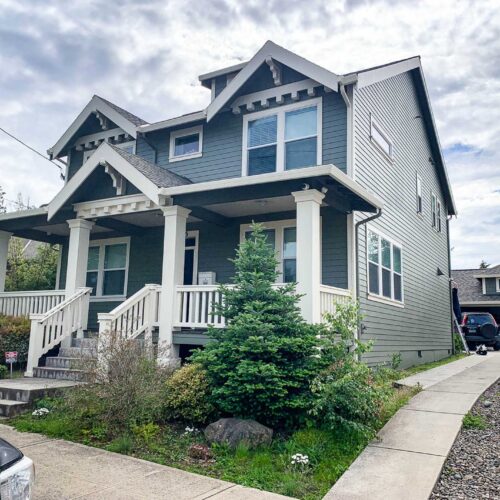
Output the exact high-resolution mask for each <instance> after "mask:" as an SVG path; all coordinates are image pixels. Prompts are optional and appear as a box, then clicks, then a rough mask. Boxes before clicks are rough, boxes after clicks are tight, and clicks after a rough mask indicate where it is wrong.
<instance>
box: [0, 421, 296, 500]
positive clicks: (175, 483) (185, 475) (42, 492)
mask: <svg viewBox="0 0 500 500" xmlns="http://www.w3.org/2000/svg"><path fill="white" fill-rule="evenodd" d="M0 437H2V438H4V439H6V440H7V441H9V442H10V443H12V444H13V445H14V446H17V447H18V448H20V449H21V450H22V452H23V453H24V454H25V455H26V456H28V457H30V458H31V459H32V460H33V461H34V462H35V470H36V481H35V489H34V495H33V500H66V499H77V498H78V499H93V500H156V499H172V500H203V499H208V498H210V499H211V500H240V499H241V500H247V499H248V500H253V499H256V500H257V499H258V500H261V499H262V500H279V499H289V497H284V496H281V495H275V494H273V493H267V492H265V491H260V490H256V489H252V488H244V487H243V486H238V485H236V484H233V483H228V482H226V481H219V480H218V479H212V478H209V477H205V476H200V475H198V474H191V473H189V472H184V471H181V470H179V469H173V468H171V467H165V466H163V465H158V464H154V463H152V462H146V461H145V460H139V459H136V458H132V457H127V456H124V455H119V454H116V453H110V452H109V451H105V450H100V449H98V448H91V447H89V446H83V445H81V444H76V443H70V442H68V441H63V440H60V439H49V438H47V437H45V436H42V435H40V434H31V433H25V432H17V431H16V430H15V429H13V428H12V427H9V426H6V425H1V424H0Z"/></svg>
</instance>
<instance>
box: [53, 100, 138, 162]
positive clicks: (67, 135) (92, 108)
mask: <svg viewBox="0 0 500 500" xmlns="http://www.w3.org/2000/svg"><path fill="white" fill-rule="evenodd" d="M96 112H99V113H102V114H103V115H105V116H106V117H107V118H109V119H110V120H111V121H112V122H114V123H116V125H118V127H120V128H121V129H123V130H124V131H125V132H127V133H128V134H129V135H130V136H132V137H133V138H134V139H136V138H137V127H136V126H135V125H134V124H133V123H132V122H130V121H129V120H127V119H126V118H125V117H124V116H123V115H122V114H120V113H118V111H116V110H115V109H113V108H112V107H111V106H110V105H109V104H107V103H106V102H104V101H103V100H102V99H101V98H100V97H98V96H96V95H95V96H94V97H92V99H91V100H90V102H89V103H88V104H87V105H86V106H85V108H83V110H82V111H81V113H80V114H79V115H78V116H77V117H76V118H75V120H74V121H73V123H72V124H71V125H70V126H69V127H68V129H67V130H66V132H64V134H63V135H62V136H61V138H60V139H59V140H58V141H57V142H56V143H55V144H54V146H52V147H51V148H50V149H49V150H48V153H49V155H50V156H51V157H52V158H58V157H59V154H60V153H61V152H62V150H63V149H64V148H65V147H66V145H67V144H68V142H69V141H70V140H71V138H72V137H73V136H74V135H75V134H76V133H77V132H78V129H79V128H80V127H81V126H82V125H83V124H84V122H85V120H86V119H87V118H88V117H89V116H90V115H91V114H92V113H96Z"/></svg>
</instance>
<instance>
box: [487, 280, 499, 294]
mask: <svg viewBox="0 0 500 500" xmlns="http://www.w3.org/2000/svg"><path fill="white" fill-rule="evenodd" d="M496 281H497V293H500V278H497V279H496ZM483 282H484V283H485V286H484V293H486V280H485V279H483Z"/></svg>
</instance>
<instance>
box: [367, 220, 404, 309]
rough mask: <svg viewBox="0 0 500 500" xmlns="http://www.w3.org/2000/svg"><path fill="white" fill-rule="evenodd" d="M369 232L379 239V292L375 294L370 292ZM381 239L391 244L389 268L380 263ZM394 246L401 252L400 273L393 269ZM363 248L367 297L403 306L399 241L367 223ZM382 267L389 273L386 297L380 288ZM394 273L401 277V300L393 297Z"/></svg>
mask: <svg viewBox="0 0 500 500" xmlns="http://www.w3.org/2000/svg"><path fill="white" fill-rule="evenodd" d="M369 232H372V233H374V234H376V235H377V236H378V237H379V240H378V263H377V264H376V265H377V266H378V282H379V293H378V294H376V293H374V292H370V262H371V261H370V255H369V251H368V242H369V238H368V233H369ZM382 240H386V241H388V242H389V243H390V244H391V266H390V268H388V267H385V266H383V265H382ZM395 246H396V247H398V248H399V249H400V252H401V256H400V257H401V272H400V273H397V272H395V271H394V247H395ZM365 250H366V284H367V287H366V294H367V297H368V298H369V299H370V298H371V299H372V300H373V298H374V297H376V298H379V299H382V300H379V302H388V303H394V304H401V305H403V306H404V303H405V293H404V258H403V245H402V244H401V243H400V242H399V241H397V240H395V239H393V238H391V237H389V236H387V235H385V234H384V233H383V232H381V231H379V230H378V229H376V228H374V227H373V226H371V225H368V227H367V232H366V247H365ZM372 264H375V262H372ZM382 269H385V270H388V271H390V273H391V297H386V296H385V295H383V292H382V288H383V287H382ZM395 274H397V275H399V276H400V277H401V300H396V299H395V298H394V275H395Z"/></svg>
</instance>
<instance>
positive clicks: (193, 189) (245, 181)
mask: <svg viewBox="0 0 500 500" xmlns="http://www.w3.org/2000/svg"><path fill="white" fill-rule="evenodd" d="M322 175H328V176H330V177H331V178H332V179H334V180H336V181H337V182H339V183H340V184H342V185H343V186H345V187H346V188H347V189H349V191H351V192H352V193H354V194H356V195H357V196H359V197H360V198H362V199H363V200H365V201H366V202H367V203H369V204H370V205H373V206H374V207H375V208H378V209H382V208H383V203H382V201H381V200H380V199H379V198H378V197H377V196H375V195H373V194H372V193H370V192H369V191H367V190H366V189H365V188H363V187H362V186H360V185H359V184H358V183H357V182H356V181H354V180H353V179H351V178H350V177H349V176H348V175H346V174H344V172H342V171H341V170H340V169H339V168H337V167H335V166H334V165H320V166H317V167H306V168H299V169H295V170H289V171H286V172H272V173H270V174H261V175H249V176H244V177H233V178H230V179H222V180H218V181H208V182H199V183H196V184H187V185H184V186H174V187H169V188H160V189H159V192H160V195H163V196H177V195H181V194H189V193H199V192H202V191H214V190H216V189H228V188H234V187H245V186H256V185H260V184H268V183H271V182H282V181H288V180H293V179H301V178H303V177H320V176H322Z"/></svg>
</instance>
